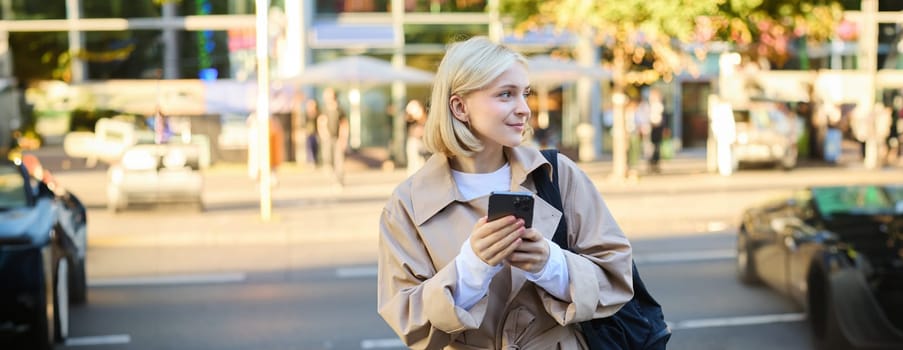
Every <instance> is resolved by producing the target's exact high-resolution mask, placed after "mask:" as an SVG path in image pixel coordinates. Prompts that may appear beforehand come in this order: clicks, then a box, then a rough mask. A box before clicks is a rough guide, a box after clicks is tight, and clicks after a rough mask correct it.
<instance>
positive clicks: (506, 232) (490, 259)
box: [470, 215, 525, 266]
mask: <svg viewBox="0 0 903 350" xmlns="http://www.w3.org/2000/svg"><path fill="white" fill-rule="evenodd" d="M524 230H525V229H524V220H521V219H518V218H515V217H514V215H509V216H506V217H503V218H501V219H498V220H494V221H490V222H486V217H485V216H484V217H482V218H480V220H477V223H476V225H474V227H473V232H472V233H471V234H470V248H471V249H473V252H474V253H475V254H476V255H477V256H478V257H479V258H480V260H483V262H485V263H486V264H488V265H489V266H495V265H498V264H500V263H501V262H502V261H504V260H505V258H507V257H508V256H509V255H511V253H513V252H514V250H515V249H517V247H518V246H520V244H521V236H522V235H523V234H524Z"/></svg>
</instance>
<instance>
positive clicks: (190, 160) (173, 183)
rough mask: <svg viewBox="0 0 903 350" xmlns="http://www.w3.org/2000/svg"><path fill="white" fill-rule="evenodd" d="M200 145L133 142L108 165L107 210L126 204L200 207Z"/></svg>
mask: <svg viewBox="0 0 903 350" xmlns="http://www.w3.org/2000/svg"><path fill="white" fill-rule="evenodd" d="M200 152H201V149H200V146H199V145H197V144H193V143H184V144H183V143H165V144H137V145H134V146H131V147H129V148H128V149H126V150H125V152H124V153H123V155H122V158H121V160H120V161H119V162H118V163H115V164H113V165H111V166H110V168H109V169H108V172H107V174H108V176H107V209H108V210H110V211H111V212H117V211H119V210H122V209H125V208H127V207H128V206H129V205H130V204H137V203H143V204H158V203H189V204H193V205H195V206H196V208H197V209H198V210H203V207H204V206H203V201H202V198H201V192H202V189H203V182H204V181H203V176H202V175H201V172H200V167H201V166H202V163H201V161H200V159H201V157H200V154H201V153H200Z"/></svg>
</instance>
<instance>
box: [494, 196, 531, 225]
mask: <svg viewBox="0 0 903 350" xmlns="http://www.w3.org/2000/svg"><path fill="white" fill-rule="evenodd" d="M508 215H514V217H516V218H519V219H523V220H524V226H525V227H527V228H530V227H532V226H533V193H530V192H510V191H494V192H492V193H491V194H489V214H488V219H487V220H488V221H493V220H496V219H500V218H503V217H505V216H508Z"/></svg>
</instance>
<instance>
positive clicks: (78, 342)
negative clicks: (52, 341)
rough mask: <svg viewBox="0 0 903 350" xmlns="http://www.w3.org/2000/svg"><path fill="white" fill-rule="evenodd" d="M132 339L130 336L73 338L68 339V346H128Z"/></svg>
mask: <svg viewBox="0 0 903 350" xmlns="http://www.w3.org/2000/svg"><path fill="white" fill-rule="evenodd" d="M131 341H132V337H130V336H129V335H128V334H115V335H98V336H93V337H72V338H68V339H66V346H94V345H118V344H128V343H130V342H131Z"/></svg>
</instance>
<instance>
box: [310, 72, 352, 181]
mask: <svg viewBox="0 0 903 350" xmlns="http://www.w3.org/2000/svg"><path fill="white" fill-rule="evenodd" d="M317 134H318V135H319V136H320V158H321V159H322V160H323V164H325V165H326V166H327V167H329V168H330V169H331V170H332V173H333V175H334V176H335V180H336V182H337V184H338V185H339V186H344V185H345V151H346V150H347V149H348V136H349V126H348V116H347V115H346V114H345V111H344V110H343V109H342V106H340V105H339V99H338V94H337V93H336V91H335V90H333V89H332V88H326V89H324V90H323V110H322V113H321V114H320V116H319V117H317Z"/></svg>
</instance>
